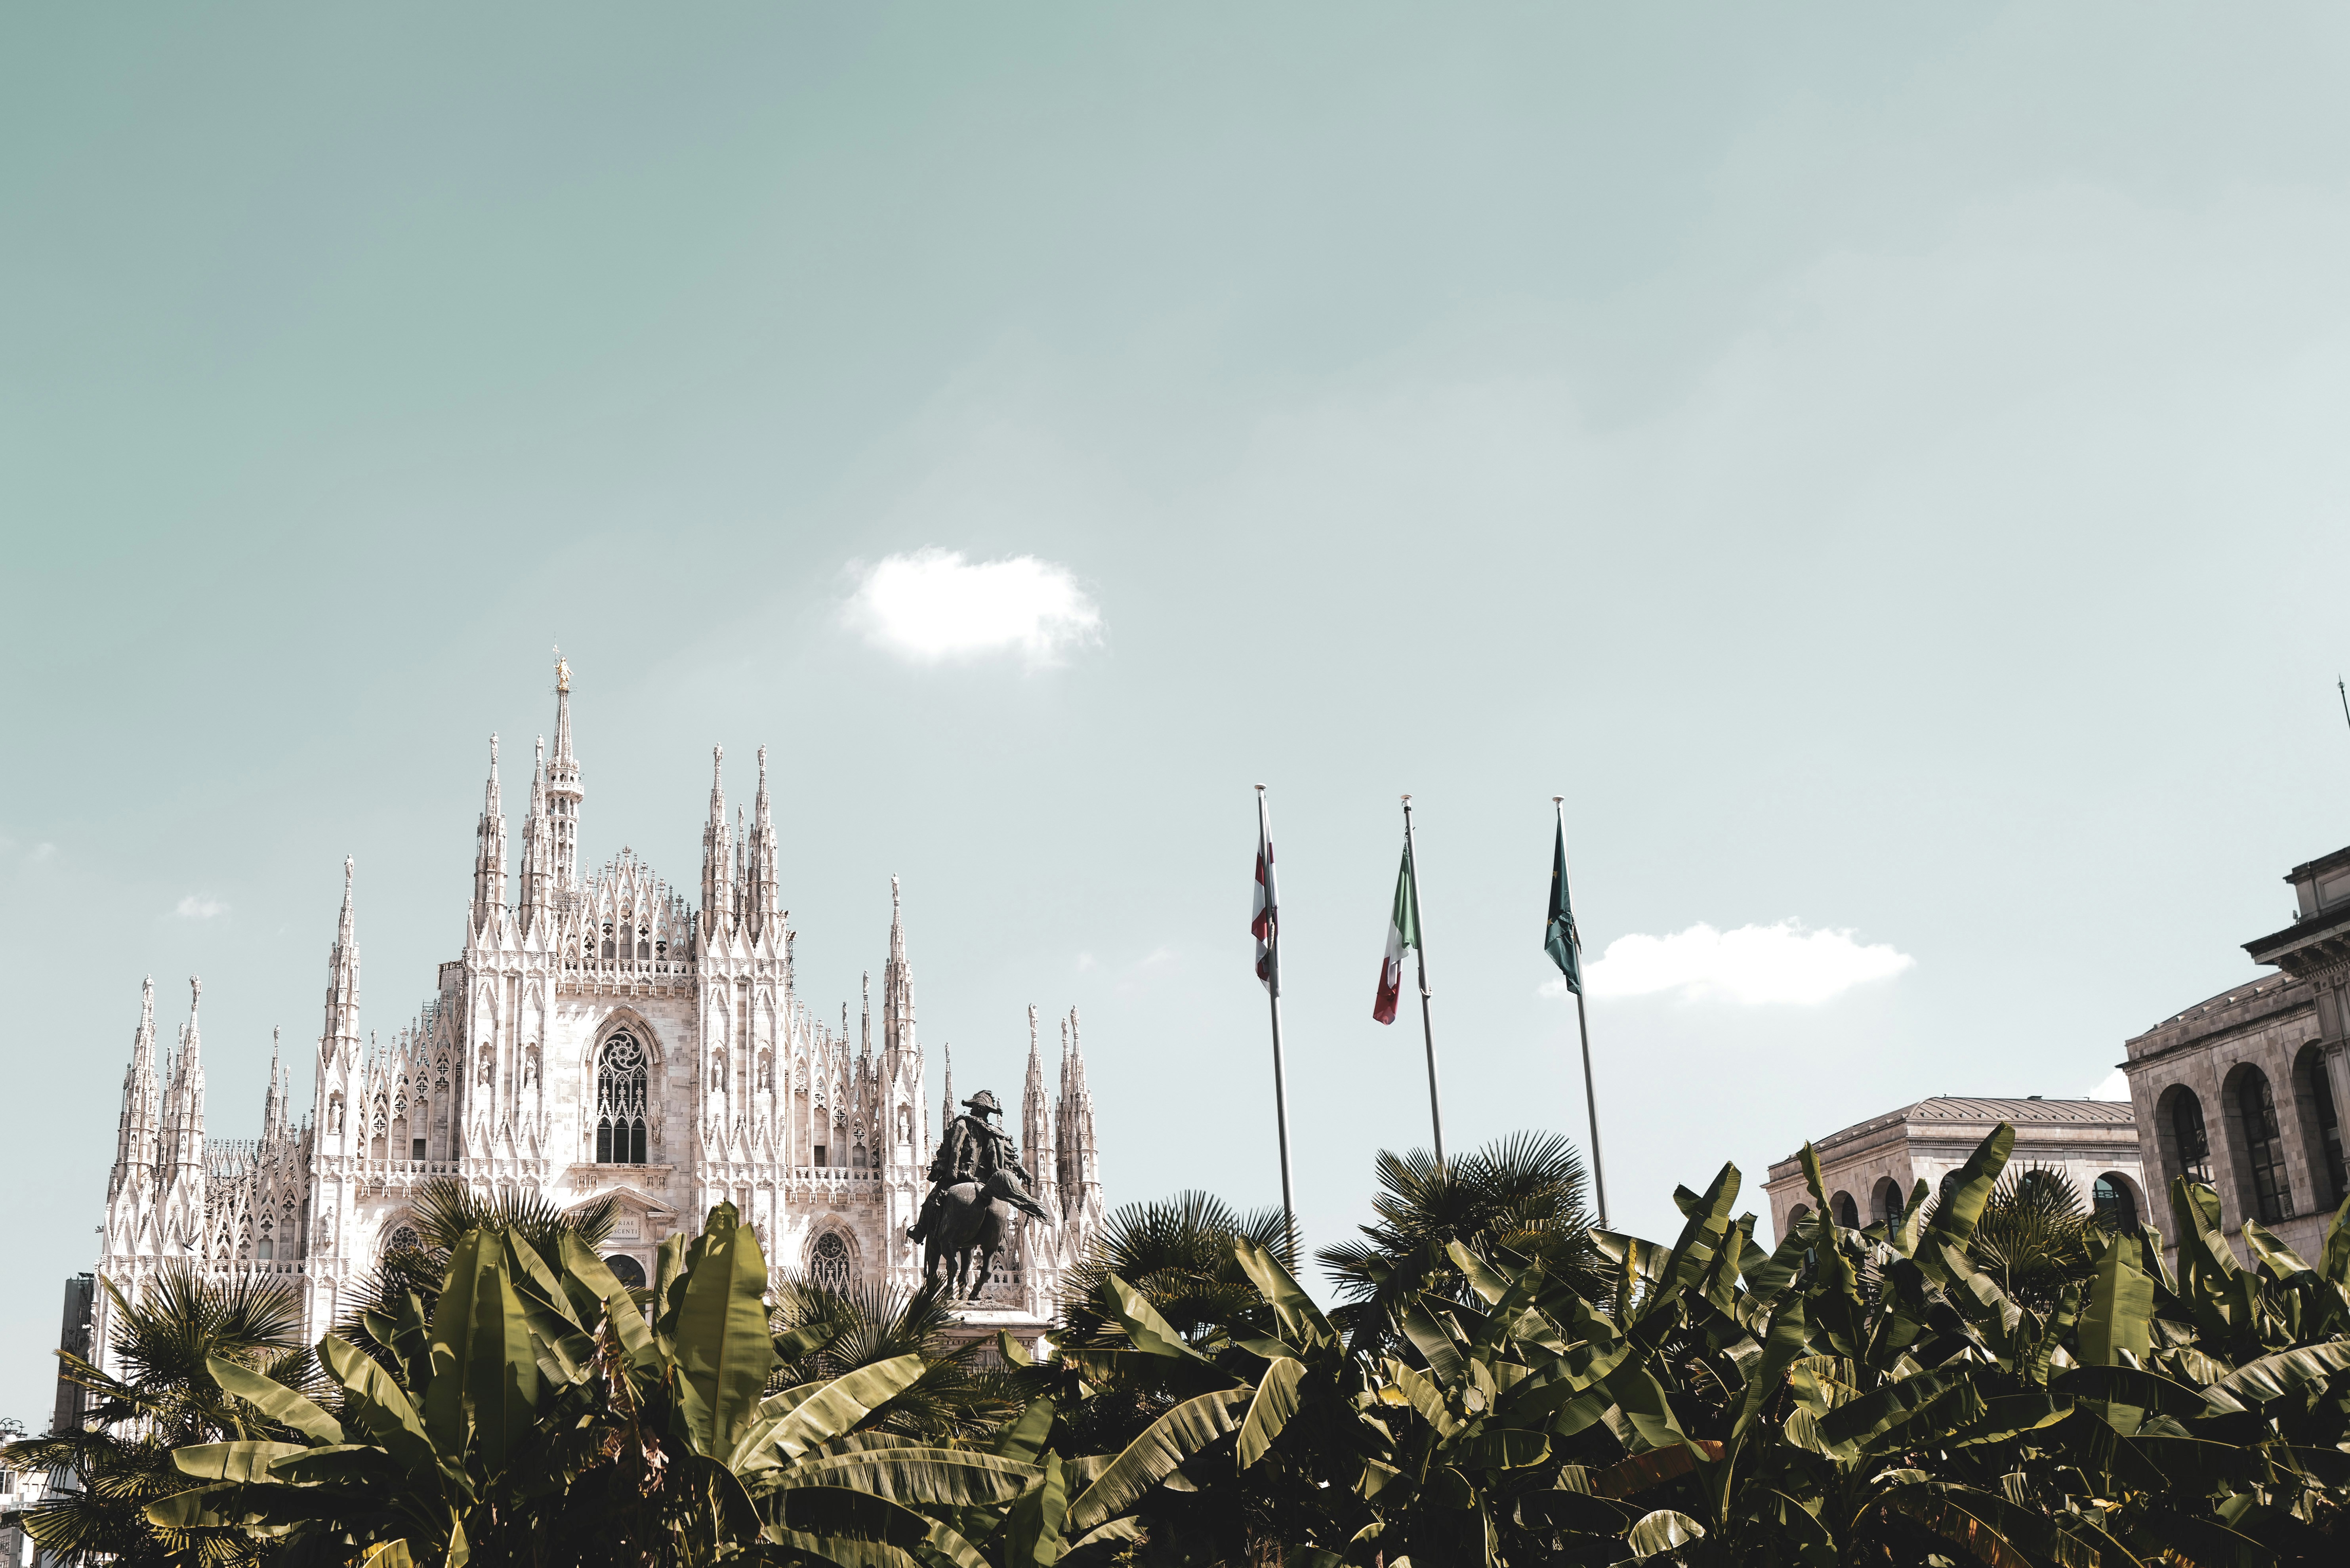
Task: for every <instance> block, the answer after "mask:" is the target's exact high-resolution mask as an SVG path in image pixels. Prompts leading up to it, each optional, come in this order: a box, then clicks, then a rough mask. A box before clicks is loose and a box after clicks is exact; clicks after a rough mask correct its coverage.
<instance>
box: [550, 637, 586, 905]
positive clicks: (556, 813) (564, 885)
mask: <svg viewBox="0 0 2350 1568" xmlns="http://www.w3.org/2000/svg"><path fill="white" fill-rule="evenodd" d="M585 799H587V791H586V790H584V789H581V788H580V787H579V759H578V758H577V757H576V756H574V755H572V753H571V666H570V665H569V664H568V663H567V662H566V661H565V659H564V657H563V650H562V649H559V648H558V649H556V650H555V757H554V760H553V761H552V762H550V763H548V764H547V769H546V803H547V807H548V810H549V813H550V815H549V817H548V826H549V828H550V829H551V830H552V834H551V836H552V837H553V839H554V845H553V848H554V864H553V865H552V866H551V867H548V868H547V869H548V870H549V871H551V872H552V873H553V880H554V883H555V890H556V892H557V893H567V892H569V891H571V889H572V888H576V887H577V886H578V884H579V803H580V802H581V801H583V800H585Z"/></svg>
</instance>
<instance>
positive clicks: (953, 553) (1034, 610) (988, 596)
mask: <svg viewBox="0 0 2350 1568" xmlns="http://www.w3.org/2000/svg"><path fill="white" fill-rule="evenodd" d="M846 617H847V621H848V623H849V624H850V625H851V626H853V627H856V628H858V629H859V630H861V631H863V632H864V633H865V635H866V637H867V639H868V640H870V641H871V642H873V643H874V644H875V645H876V646H878V647H881V648H886V649H889V650H890V651H891V652H893V653H897V654H899V655H901V656H903V657H905V658H907V659H913V660H915V661H916V662H917V663H922V664H935V663H938V662H940V661H941V660H942V659H968V658H972V657H976V656H979V655H983V654H991V653H1018V654H1019V655H1020V656H1021V658H1022V659H1023V660H1024V662H1025V663H1026V664H1027V665H1028V666H1029V667H1030V668H1031V669H1035V668H1036V667H1038V666H1041V665H1047V664H1053V663H1056V662H1058V660H1059V659H1060V656H1061V654H1062V652H1063V651H1064V650H1065V649H1069V648H1072V647H1075V646H1077V645H1080V644H1083V643H1087V642H1090V641H1092V640H1093V639H1095V638H1097V636H1099V635H1100V632H1101V611H1100V610H1099V609H1097V608H1096V607H1095V606H1094V602H1093V601H1092V600H1091V599H1089V598H1087V597H1086V593H1085V590H1084V589H1082V588H1080V587H1078V586H1077V579H1076V575H1075V574H1074V573H1072V572H1071V571H1070V570H1069V569H1068V568H1067V567H1066V566H1056V565H1055V564H1054V563H1053V562H1051V561H1044V560H1039V559H1037V558H1036V557H1035V556H1013V557H1011V558H1010V559H1008V560H1003V561H967V560H965V559H964V558H963V556H962V552H961V551H959V550H938V549H929V550H917V551H915V552H914V553H913V554H912V555H910V556H889V557H888V558H887V559H886V560H883V561H882V562H881V563H880V564H879V565H878V566H868V567H863V568H861V569H858V586H857V591H856V593H855V594H853V595H851V596H850V597H849V601H848V606H847V612H846Z"/></svg>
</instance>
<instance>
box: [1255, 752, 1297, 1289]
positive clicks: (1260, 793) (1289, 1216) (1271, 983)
mask: <svg viewBox="0 0 2350 1568" xmlns="http://www.w3.org/2000/svg"><path fill="white" fill-rule="evenodd" d="M1256 837H1257V842H1258V843H1259V844H1260V845H1263V846H1264V848H1263V853H1264V857H1265V867H1264V875H1265V894H1266V897H1267V898H1270V899H1274V903H1273V929H1272V931H1271V932H1270V933H1269V940H1267V941H1266V943H1265V947H1266V950H1267V952H1268V954H1269V955H1270V957H1271V959H1272V965H1271V967H1272V971H1273V972H1272V973H1271V974H1270V975H1268V976H1267V977H1266V979H1267V981H1268V983H1267V984H1266V986H1265V988H1264V989H1265V997H1266V1000H1267V1001H1269V1002H1271V1003H1272V1004H1273V1114H1274V1125H1275V1127H1277V1128H1278V1129H1279V1131H1280V1136H1281V1223H1282V1226H1283V1233H1284V1235H1286V1236H1287V1237H1288V1238H1289V1245H1290V1249H1291V1251H1292V1252H1293V1253H1295V1251H1296V1250H1297V1249H1298V1248H1300V1247H1301V1246H1303V1245H1304V1242H1303V1241H1302V1239H1301V1238H1300V1237H1299V1236H1298V1234H1297V1209H1296V1204H1295V1199H1294V1198H1293V1197H1292V1195H1291V1190H1290V1181H1289V1078H1288V1075H1286V1074H1285V1073H1284V1071H1283V1069H1282V1061H1281V905H1280V903H1279V901H1278V899H1277V898H1276V897H1275V892H1274V889H1275V886H1276V884H1275V883H1274V879H1273V818H1272V815H1271V808H1269V807H1268V806H1267V805H1265V801H1264V785H1263V784H1259V785H1257V786H1256ZM1287 1261H1288V1262H1290V1263H1292V1264H1293V1265H1294V1264H1295V1262H1296V1259H1295V1257H1294V1256H1293V1257H1292V1258H1290V1259H1289V1260H1287Z"/></svg>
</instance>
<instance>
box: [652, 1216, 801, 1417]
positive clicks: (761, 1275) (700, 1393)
mask: <svg viewBox="0 0 2350 1568" xmlns="http://www.w3.org/2000/svg"><path fill="white" fill-rule="evenodd" d="M766 1291H767V1262H766V1259H765V1258H764V1257H763V1256H761V1255H760V1251H759V1238H758V1236H757V1234H756V1233H755V1232H754V1231H752V1230H751V1229H750V1227H748V1226H746V1225H743V1224H739V1223H737V1219H736V1215H735V1211H734V1206H733V1204H731V1203H721V1204H720V1205H718V1207H716V1208H715V1209H712V1210H711V1211H710V1218H709V1220H708V1221H707V1222H706V1223H705V1224H704V1225H703V1227H702V1242H701V1251H700V1255H699V1257H698V1258H697V1259H696V1260H695V1262H694V1265H693V1267H692V1269H691V1272H689V1273H688V1274H687V1276H686V1280H685V1289H684V1293H683V1295H682V1297H681V1300H680V1302H679V1304H678V1310H677V1323H676V1326H675V1328H674V1329H673V1331H672V1333H673V1334H674V1345H675V1349H674V1354H675V1355H676V1359H677V1366H678V1390H677V1392H678V1409H679V1413H680V1415H681V1417H683V1422H684V1428H685V1429H684V1434H683V1435H684V1436H685V1437H686V1438H687V1440H688V1441H690V1442H691V1444H692V1445H693V1449H694V1451H695V1452H696V1453H700V1454H704V1455H708V1456H711V1457H712V1458H723V1457H725V1456H727V1455H729V1454H732V1453H733V1451H734V1448H735V1445H736V1444H737V1443H738V1442H739V1441H740V1440H741V1438H742V1437H743V1429H744V1428H746V1427H748V1426H749V1425H750V1423H751V1418H752V1415H753V1413H754V1411H755V1410H757V1408H758V1407H759V1400H760V1397H761V1396H762V1395H763V1394H764V1392H765V1390H766V1386H767V1376H768V1374H770V1373H771V1372H773V1371H774V1370H775V1367H776V1366H777V1365H778V1363H777V1362H776V1360H775V1341H774V1339H773V1338H772V1337H771V1336H770V1335H769V1334H768V1331H767V1307H766V1302H765V1299H764V1298H765V1295H766Z"/></svg>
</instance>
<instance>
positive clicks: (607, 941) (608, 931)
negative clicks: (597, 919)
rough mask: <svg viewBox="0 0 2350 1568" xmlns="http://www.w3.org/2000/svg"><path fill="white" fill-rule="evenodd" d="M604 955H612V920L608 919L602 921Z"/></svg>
mask: <svg viewBox="0 0 2350 1568" xmlns="http://www.w3.org/2000/svg"><path fill="white" fill-rule="evenodd" d="M604 956H605V957H606V958H610V957H611V956H612V922H611V921H609V920H607V921H605V922H604Z"/></svg>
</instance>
